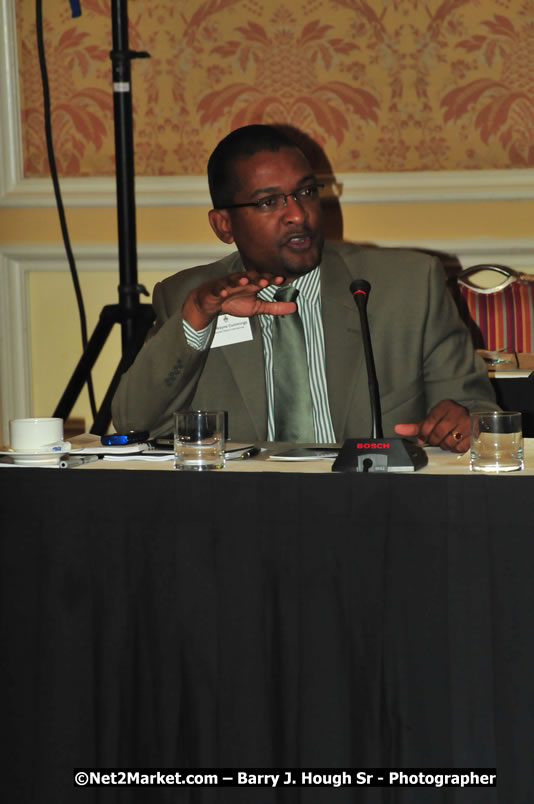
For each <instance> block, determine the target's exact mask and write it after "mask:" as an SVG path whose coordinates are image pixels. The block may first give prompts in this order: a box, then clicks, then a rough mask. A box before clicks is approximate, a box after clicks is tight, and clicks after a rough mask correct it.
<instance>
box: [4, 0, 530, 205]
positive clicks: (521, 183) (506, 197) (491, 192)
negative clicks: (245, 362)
mask: <svg viewBox="0 0 534 804" xmlns="http://www.w3.org/2000/svg"><path fill="white" fill-rule="evenodd" d="M0 36H1V41H0V70H1V74H0V206H4V207H32V208H33V207H52V206H55V199H54V194H53V190H52V183H51V181H50V180H49V179H46V178H43V179H25V178H24V174H23V159H22V139H21V124H20V117H21V115H20V103H19V84H18V82H19V73H18V59H17V35H16V23H15V0H0ZM336 182H337V183H338V184H339V185H341V186H342V195H341V201H342V203H343V204H361V203H388V202H395V203H414V202H420V201H430V202H440V201H480V200H484V201H487V200H494V201H510V200H532V199H534V169H530V168H529V169H521V170H515V169H514V170H481V171H424V172H397V173H360V174H356V173H347V174H338V175H337V176H336ZM61 190H62V195H63V200H64V203H65V205H66V206H70V207H80V206H83V207H109V206H115V203H116V188H115V180H114V179H113V178H111V177H110V178H80V179H72V178H69V179H63V180H62V181H61ZM136 203H137V204H138V206H143V207H151V206H204V205H209V204H210V200H209V193H208V186H207V180H206V178H205V177H204V176H161V177H138V178H137V180H136Z"/></svg>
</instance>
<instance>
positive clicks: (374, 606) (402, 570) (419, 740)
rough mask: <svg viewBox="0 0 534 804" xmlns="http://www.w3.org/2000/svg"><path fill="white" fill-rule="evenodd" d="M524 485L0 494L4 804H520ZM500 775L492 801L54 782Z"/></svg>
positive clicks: (252, 486)
mask: <svg viewBox="0 0 534 804" xmlns="http://www.w3.org/2000/svg"><path fill="white" fill-rule="evenodd" d="M533 498H534V480H533V479H532V478H528V477H513V478H502V477H501V478H479V477H437V476H417V477H403V476H394V475H388V476H377V475H339V474H325V475H305V474H280V473H262V474H245V473H243V474H237V473H226V474H225V473H213V474H212V473H209V474H207V475H200V476H197V475H188V474H177V473H173V472H159V471H155V472H154V471H153V472H150V471H133V472H132V471H130V472H128V471H121V470H113V471H94V470H86V471H84V470H81V471H68V470H67V471H61V470H59V471H58V470H47V469H39V470H31V469H30V470H27V469H17V470H3V471H2V474H1V475H0V551H1V553H0V573H1V578H0V580H1V584H0V702H1V709H0V736H1V740H2V745H3V749H2V753H1V758H2V759H1V776H0V793H1V796H2V800H3V801H6V802H10V804H12V802H21V804H22V803H24V804H26V803H28V804H30V802H31V804H34V802H38V804H41V802H43V803H46V804H48V802H50V804H57V803H58V802H59V803H62V802H71V801H72V802H77V803H78V802H79V803H80V804H88V803H89V802H91V804H92V803H93V802H121V803H122V802H137V801H140V802H141V801H143V802H145V801H146V802H187V803H189V802H190V803H191V804H204V802H206V803H210V804H211V802H221V803H222V802H224V804H226V802H252V804H256V802H257V803H258V804H260V803H263V802H269V804H270V803H271V802H283V804H293V803H295V804H296V803H297V802H305V804H322V803H323V802H327V801H334V802H336V804H349V803H350V804H352V803H353V802H358V804H360V803H361V804H379V803H380V804H412V802H413V803H414V804H434V802H436V803H437V802H440V803H441V802H465V803H466V804H479V803H480V804H493V803H494V802H500V804H532V802H533V801H534V763H533V760H532V747H533V745H534V583H533V581H532V578H533V574H534V533H533V529H532V526H531V522H530V520H531V515H530V511H531V510H532V505H531V501H532V499H533ZM471 766H472V767H485V768H491V767H497V769H498V788H497V789H468V790H457V789H456V790H455V789H450V788H449V789H445V788H442V789H438V790H429V789H423V788H396V789H389V790H388V789H385V788H382V789H377V788H374V789H371V788H365V789H362V788H338V789H335V790H329V789H326V788H313V789H311V788H293V789H291V790H287V789H285V790H283V789H275V790H269V789H259V788H257V789H255V790H253V789H250V788H247V789H244V788H219V789H216V790H215V789H209V788H188V789H185V788H181V789H177V788H172V789H170V788H167V789H164V788H151V789H150V790H145V791H142V790H135V789H127V790H126V789H122V790H121V789H120V788H118V787H115V788H102V787H101V788H86V789H74V788H73V786H72V769H73V768H75V767H96V768H99V767H100V768H159V767H168V768H191V769H196V768H229V767H238V768H247V767H248V768H252V767H261V768H265V769H269V768H273V767H303V768H308V767H309V768H360V767H364V768H365V767H384V768H387V767H405V768H416V767H421V768H425V767H426V768H431V767H440V768H446V767H455V768H465V767H471Z"/></svg>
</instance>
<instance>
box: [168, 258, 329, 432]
mask: <svg viewBox="0 0 534 804" xmlns="http://www.w3.org/2000/svg"><path fill="white" fill-rule="evenodd" d="M292 285H293V286H294V287H295V288H297V290H298V291H299V296H298V299H297V306H298V311H299V314H300V317H301V320H302V325H303V328H304V340H305V342H306V355H307V358H308V371H309V375H310V388H311V395H312V405H313V421H314V426H315V440H316V442H317V443H318V444H327V443H332V442H334V441H335V440H336V438H335V434H334V428H333V426H332V419H331V416H330V406H329V404H328V388H327V384H326V366H325V349H324V331H323V320H322V316H321V271H320V267H317V268H314V270H313V271H310V272H309V273H307V274H303V275H302V276H299V277H298V278H297V279H296V280H295V281H294V282H292ZM278 288H279V286H277V285H268V287H266V288H263V289H262V290H260V292H259V293H258V296H259V297H260V298H261V299H264V300H265V301H272V300H273V298H274V294H275V293H276V291H277V290H278ZM258 320H259V324H260V329H261V335H262V341H263V355H264V360H265V389H266V393H267V439H268V440H269V441H273V440H274V432H275V430H274V390H273V348H272V346H273V339H272V328H273V318H272V316H271V315H268V314H264V315H259V316H258ZM183 324H184V332H185V336H186V339H187V342H188V344H189V345H190V346H192V347H193V348H195V349H198V350H199V351H201V350H202V349H205V348H206V345H207V343H208V341H209V338H210V335H211V330H212V327H213V326H214V325H215V322H213V321H212V323H211V324H209V326H207V327H206V328H205V329H203V330H200V331H199V332H197V331H196V330H195V329H193V327H191V326H190V325H189V324H188V323H187V321H184V322H183Z"/></svg>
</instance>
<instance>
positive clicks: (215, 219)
mask: <svg viewBox="0 0 534 804" xmlns="http://www.w3.org/2000/svg"><path fill="white" fill-rule="evenodd" d="M208 220H209V222H210V226H211V228H212V229H213V231H214V232H215V234H216V235H217V237H218V238H219V240H222V241H223V243H233V242H234V235H233V232H232V220H231V218H230V213H229V212H228V210H227V209H210V211H209V212H208Z"/></svg>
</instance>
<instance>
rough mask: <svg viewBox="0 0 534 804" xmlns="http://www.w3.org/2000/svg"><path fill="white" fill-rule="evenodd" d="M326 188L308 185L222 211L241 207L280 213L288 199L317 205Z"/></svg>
mask: <svg viewBox="0 0 534 804" xmlns="http://www.w3.org/2000/svg"><path fill="white" fill-rule="evenodd" d="M322 187H324V184H308V185H306V187H300V188H299V189H298V190H293V192H292V193H276V195H267V196H265V198H260V199H259V200H258V201H249V202H248V203H246V204H227V205H226V206H225V207H222V209H240V208H241V207H255V208H256V209H257V210H258V212H263V213H269V212H279V211H280V210H281V209H284V207H286V206H287V199H288V198H292V199H293V200H294V201H297V202H298V203H299V204H302V205H303V206H308V205H311V204H315V203H316V202H317V200H318V199H319V190H320V189H321V188H322Z"/></svg>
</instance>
